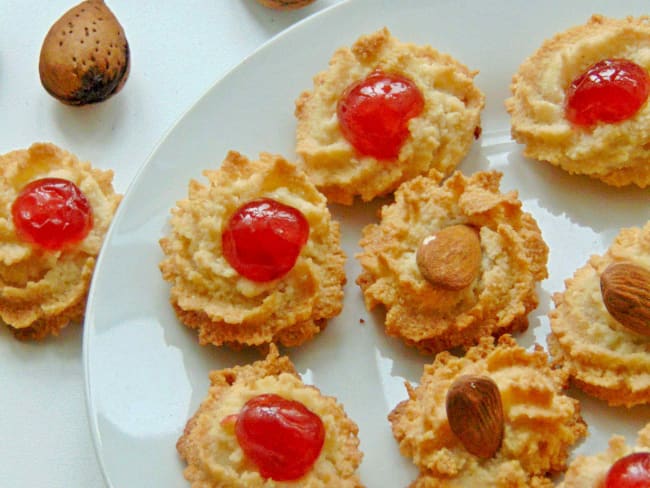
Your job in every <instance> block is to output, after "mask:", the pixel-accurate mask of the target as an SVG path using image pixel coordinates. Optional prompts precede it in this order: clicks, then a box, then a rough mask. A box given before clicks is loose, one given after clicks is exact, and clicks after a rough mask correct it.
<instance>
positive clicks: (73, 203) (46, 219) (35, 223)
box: [11, 178, 93, 250]
mask: <svg viewBox="0 0 650 488" xmlns="http://www.w3.org/2000/svg"><path fill="white" fill-rule="evenodd" d="M11 215H12V218H13V223H14V227H15V228H16V234H17V235H18V237H19V238H20V239H22V240H24V241H26V242H29V243H32V244H35V245H37V246H40V247H42V248H44V249H49V250H59V249H62V248H63V247H65V246H66V245H68V244H74V243H76V242H79V241H81V240H82V239H84V238H85V237H86V236H87V235H88V233H89V232H90V230H91V229H92V226H93V213H92V207H91V205H90V202H89V201H88V199H87V198H86V195H84V194H83V192H82V191H81V190H80V189H79V187H78V186H77V185H75V184H74V183H73V182H71V181H69V180H66V179H63V178H41V179H38V180H34V181H32V182H30V183H29V184H27V185H26V186H25V187H24V188H23V189H22V190H21V191H20V193H19V194H18V197H16V200H15V201H14V202H13V204H12V206H11Z"/></svg>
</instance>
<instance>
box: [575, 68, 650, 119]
mask: <svg viewBox="0 0 650 488" xmlns="http://www.w3.org/2000/svg"><path fill="white" fill-rule="evenodd" d="M649 93H650V76H649V75H648V72H647V71H646V70H645V69H644V68H642V67H641V66H639V65H638V64H636V63H633V62H632V61H629V60H626V59H605V60H603V61H599V62H598V63H595V64H593V65H591V66H590V67H589V68H588V69H587V71H585V72H584V73H583V74H581V75H580V76H578V77H577V78H576V79H575V80H573V82H572V83H571V85H570V86H569V89H568V90H567V93H566V106H565V116H566V118H567V119H568V120H569V122H571V123H573V124H575V125H579V126H585V127H588V126H592V125H594V124H596V123H598V122H605V123H616V122H621V121H623V120H626V119H629V118H630V117H632V116H633V115H634V114H636V113H637V112H638V111H639V109H640V108H641V107H642V106H643V104H644V103H645V102H646V99H647V98H648V94H649Z"/></svg>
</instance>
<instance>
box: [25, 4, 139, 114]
mask: <svg viewBox="0 0 650 488" xmlns="http://www.w3.org/2000/svg"><path fill="white" fill-rule="evenodd" d="M130 64H131V60H130V52H129V43H128V41H127V40H126V35H125V33H124V29H123V28H122V26H121V25H120V23H119V22H118V20H117V18H116V17H115V15H113V12H111V11H110V10H109V8H108V7H107V6H106V4H105V3H104V2H103V1H102V0H88V1H85V2H82V3H80V4H79V5H77V6H75V7H72V8H71V9H70V10H68V11H67V12H66V13H64V14H63V16H61V18H60V19H59V20H57V21H56V22H55V23H54V25H52V27H51V28H50V30H49V32H48V33H47V35H46V36H45V40H44V41H43V46H42V47H41V54H40V59H39V65H38V71H39V74H40V77H41V83H42V84H43V87H44V88H45V89H46V90H47V91H48V93H50V95H52V96H53V97H55V98H57V99H58V100H60V101H61V102H63V103H66V104H68V105H85V104H88V103H96V102H101V101H104V100H106V99H107V98H109V97H111V96H112V95H114V94H116V93H117V92H119V91H120V90H121V88H122V87H123V86H124V83H125V82H126V80H127V78H128V74H129V67H130Z"/></svg>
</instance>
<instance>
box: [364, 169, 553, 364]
mask: <svg viewBox="0 0 650 488" xmlns="http://www.w3.org/2000/svg"><path fill="white" fill-rule="evenodd" d="M500 180H501V173H499V172H496V171H489V172H479V173H476V174H474V175H473V176H470V177H466V176H464V175H463V174H462V173H460V172H458V171H457V172H455V173H454V174H453V175H452V176H451V177H450V178H448V179H447V180H446V181H445V182H444V184H443V185H442V186H439V185H438V184H437V183H436V181H435V179H431V178H428V177H422V176H421V177H417V178H414V179H413V180H411V181H409V182H406V183H404V184H403V185H402V186H401V187H400V188H399V189H398V190H397V191H396V192H395V202H394V203H392V204H390V205H386V206H384V207H383V208H382V210H381V222H380V223H379V224H371V225H368V226H366V227H365V228H364V229H363V237H362V239H361V241H360V245H361V247H362V248H363V251H362V252H361V253H359V254H357V258H358V259H359V262H360V263H361V267H362V273H361V275H360V276H359V277H358V279H357V284H358V285H359V286H360V287H361V289H362V290H363V295H364V299H365V303H366V307H367V308H368V309H372V308H374V307H375V306H376V305H378V304H381V305H384V307H385V308H386V319H385V325H386V333H387V334H388V335H390V336H395V337H400V338H402V339H403V340H404V341H406V343H408V344H410V345H413V346H415V347H417V348H418V349H420V350H421V351H422V352H425V353H436V352H439V351H442V350H445V349H450V348H453V347H455V346H461V345H462V346H469V345H473V344H475V343H476V342H477V341H478V339H479V338H480V337H482V336H486V335H500V334H503V333H505V332H512V331H521V330H525V329H526V328H527V327H528V318H527V315H528V313H529V312H530V311H531V310H533V309H534V308H535V307H536V306H537V304H538V298H537V294H536V291H535V286H536V283H537V282H538V281H539V280H542V279H544V278H545V277H546V275H547V271H546V262H547V258H548V248H547V246H546V244H545V243H544V241H543V240H542V236H541V232H540V230H539V227H538V226H537V223H536V222H535V219H534V218H533V217H532V216H531V215H530V214H528V213H526V212H524V211H523V210H522V208H521V201H520V200H519V199H518V197H517V193H516V192H509V193H506V194H502V193H500V192H499V183H500Z"/></svg>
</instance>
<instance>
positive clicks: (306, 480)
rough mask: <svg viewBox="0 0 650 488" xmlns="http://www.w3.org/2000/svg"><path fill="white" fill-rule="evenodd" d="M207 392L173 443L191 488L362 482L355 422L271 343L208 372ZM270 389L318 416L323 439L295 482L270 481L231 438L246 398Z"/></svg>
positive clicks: (332, 487)
mask: <svg viewBox="0 0 650 488" xmlns="http://www.w3.org/2000/svg"><path fill="white" fill-rule="evenodd" d="M210 383H211V386H210V388H209V390H208V397H207V399H205V400H204V401H203V403H202V404H201V406H200V407H199V409H198V411H197V412H196V413H195V415H194V416H193V417H192V418H191V419H190V420H189V421H188V423H187V426H186V427H185V431H184V433H183V435H182V436H181V438H180V439H179V440H178V443H177V444H176V447H177V449H178V452H179V454H180V456H181V457H182V458H183V459H184V460H185V461H186V462H187V468H186V469H185V472H184V474H185V478H186V479H187V480H188V481H190V485H191V486H192V488H221V487H225V486H227V487H231V488H257V487H260V488H261V487H264V488H281V487H283V488H289V487H298V486H299V487H305V488H338V487H341V488H356V487H362V486H363V485H362V484H361V482H360V480H359V478H358V476H357V474H356V470H357V468H358V466H359V464H360V463H361V459H362V456H363V454H362V453H361V451H360V450H359V439H358V437H357V433H358V428H357V425H356V424H355V423H354V422H353V421H352V420H350V419H349V418H348V417H347V415H346V414H345V412H344V410H343V407H342V406H341V405H340V404H339V403H338V402H337V401H336V399H334V398H333V397H328V396H324V395H322V394H321V393H320V391H319V390H318V389H317V388H315V387H313V386H306V385H305V384H304V383H303V382H302V381H301V380H300V377H299V376H298V374H297V373H296V371H295V369H294V366H293V364H292V363H291V361H290V360H289V358H288V357H286V356H279V355H278V351H277V349H276V348H275V346H274V345H271V348H270V352H269V354H268V356H267V357H266V359H264V360H261V361H257V362H255V363H253V364H250V365H246V366H236V367H234V368H230V369H224V370H220V371H213V372H211V373H210ZM265 393H274V394H276V395H279V396H281V397H283V398H287V399H289V400H295V401H299V402H301V403H302V404H304V405H305V406H306V407H307V408H308V409H309V410H311V411H312V412H314V413H315V414H317V415H319V416H320V418H321V419H322V421H323V424H324V427H325V443H324V445H323V449H322V451H321V454H320V456H319V457H318V459H317V460H316V462H315V464H314V466H313V467H312V469H311V470H310V471H309V472H308V473H307V474H306V475H305V476H303V477H302V478H300V479H298V480H295V481H283V482H280V481H274V480H271V479H265V478H263V477H262V476H260V474H259V472H258V470H257V468H256V466H255V465H254V464H253V463H252V462H251V461H250V460H248V459H247V458H246V456H245V455H244V453H243V451H242V449H241V447H240V446H239V444H238V442H237V437H236V435H235V432H234V425H233V423H232V422H224V423H222V420H223V419H225V418H226V417H228V416H230V415H237V414H238V413H239V411H240V410H241V408H242V407H243V406H244V404H245V403H246V402H247V401H248V400H249V399H251V398H253V397H255V396H257V395H261V394H265Z"/></svg>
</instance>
